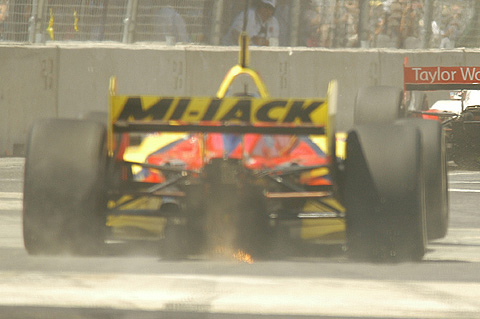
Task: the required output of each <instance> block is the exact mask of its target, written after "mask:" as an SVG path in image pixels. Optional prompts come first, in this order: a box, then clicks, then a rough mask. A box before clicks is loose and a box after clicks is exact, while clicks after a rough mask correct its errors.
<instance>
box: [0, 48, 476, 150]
mask: <svg viewBox="0 0 480 319" xmlns="http://www.w3.org/2000/svg"><path fill="white" fill-rule="evenodd" d="M237 57H238V52H237V48H236V47H226V48H225V47H199V46H174V47H171V46H169V47H167V46H161V45H154V44H137V45H122V44H116V43H101V44H89V43H54V44H52V43H50V44H46V45H8V44H2V45H0V61H1V63H0V155H11V154H13V153H17V154H21V153H22V149H23V148H22V147H23V145H24V144H25V140H26V137H27V132H28V129H29V127H30V126H31V124H32V123H33V122H34V121H36V120H38V119H41V118H47V117H78V116H80V115H81V114H85V113H88V112H90V111H105V112H106V111H107V105H108V83H109V78H110V76H112V75H115V76H117V78H118V91H119V93H120V94H152V95H175V96H176V95H196V96H212V95H215V93H216V91H217V89H218V86H219V84H220V82H221V81H222V79H223V77H224V76H225V74H226V72H227V71H228V69H229V68H230V67H231V66H233V65H234V64H236V62H237ZM405 57H408V59H409V64H410V65H419V66H432V65H443V66H457V65H458V66H460V65H472V66H475V65H479V66H480V54H479V53H478V51H476V50H451V51H441V50H428V51H408V50H394V49H392V50H389V49H368V50H328V49H309V48H259V47H257V48H252V50H251V66H252V67H253V68H255V69H256V70H257V71H258V72H259V73H260V74H261V75H262V78H263V79H264V81H265V82H266V84H267V86H268V88H269V90H270V94H271V95H272V96H278V97H308V96H312V97H323V96H325V94H326V90H327V86H328V82H329V81H330V80H332V79H337V80H338V83H339V93H340V96H339V110H338V113H339V114H338V116H337V119H338V123H337V126H338V128H339V129H342V130H346V129H348V128H349V127H350V126H351V124H352V115H353V103H354V99H355V95H356V91H357V90H358V88H360V87H365V86H370V85H380V84H382V85H394V86H399V87H401V86H402V85H403V69H402V65H403V61H404V58H405ZM244 82H245V81H240V83H239V84H236V85H235V87H234V90H243V86H244ZM245 83H248V82H245ZM250 85H253V84H249V87H251V86H250Z"/></svg>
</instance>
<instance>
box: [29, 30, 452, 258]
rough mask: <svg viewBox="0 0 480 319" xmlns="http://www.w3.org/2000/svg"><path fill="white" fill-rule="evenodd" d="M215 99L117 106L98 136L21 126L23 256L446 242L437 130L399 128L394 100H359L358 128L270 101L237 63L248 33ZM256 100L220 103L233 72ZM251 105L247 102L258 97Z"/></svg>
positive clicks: (87, 124)
mask: <svg viewBox="0 0 480 319" xmlns="http://www.w3.org/2000/svg"><path fill="white" fill-rule="evenodd" d="M240 42H241V46H240V47H241V54H240V61H239V63H238V65H236V66H234V67H233V68H232V69H231V70H230V71H229V72H228V73H227V76H226V77H225V79H224V81H223V82H222V84H221V85H220V89H219V90H218V92H217V95H216V96H215V97H161V96H124V95H118V94H117V93H116V89H115V79H112V81H111V90H110V91H111V92H110V93H111V94H110V114H109V120H108V125H105V124H103V123H101V122H100V121H96V120H89V119H83V120H80V119H48V120H42V121H40V122H38V123H36V124H35V125H34V126H33V128H32V129H31V131H30V134H29V140H28V146H27V154H26V161H25V186H24V209H23V230H24V243H25V247H26V249H27V251H28V252H29V253H30V254H61V253H64V252H70V253H74V254H98V253H102V251H104V250H105V249H108V243H109V242H111V241H112V240H150V241H152V242H155V243H158V247H159V251H160V254H162V256H165V257H175V258H179V257H185V256H189V255H194V254H201V253H202V252H205V250H208V249H214V250H215V249H217V248H218V247H222V246H223V247H225V246H229V247H232V248H233V250H234V251H241V252H244V253H245V254H248V255H253V256H254V258H256V257H262V256H265V257H268V256H279V255H280V256H285V254H288V250H287V249H285V248H286V247H288V246H289V245H291V244H292V243H295V244H297V243H302V242H309V243H315V244H337V245H338V244H341V245H343V247H345V248H346V250H347V253H348V255H349V256H350V257H351V258H352V259H355V260H371V261H411V260H413V261H416V260H421V259H422V258H423V256H424V254H425V252H426V245H427V242H428V240H429V239H435V238H441V237H444V236H445V234H446V232H447V226H448V194H447V175H446V172H447V171H446V158H445V147H444V135H443V130H442V127H441V125H440V123H439V122H438V121H434V120H425V119H418V118H416V119H412V118H406V117H405V116H403V115H402V114H405V112H404V107H403V104H402V90H401V89H397V88H392V87H368V88H363V89H360V91H359V92H358V95H357V97H356V104H355V125H354V127H353V128H352V129H351V130H350V131H349V132H344V133H342V132H337V131H336V130H335V116H336V110H337V106H336V103H337V84H336V82H335V81H332V82H331V83H330V85H329V88H328V93H327V97H326V98H288V99H281V98H272V97H270V96H269V94H268V91H267V88H266V87H265V85H264V83H263V82H262V80H261V78H260V77H259V76H258V74H257V73H256V72H255V71H254V70H252V69H250V68H249V67H248V37H247V36H246V35H245V33H243V34H242V35H241V37H240ZM239 75H242V76H245V75H246V76H248V77H250V78H251V79H252V80H253V82H254V83H255V86H256V91H255V92H254V94H250V93H247V94H246V93H245V92H244V93H242V94H240V95H232V96H227V95H229V94H228V93H227V92H228V91H229V88H230V87H231V86H232V83H233V81H234V80H235V79H236V78H237V76H239ZM257 95H258V96H257Z"/></svg>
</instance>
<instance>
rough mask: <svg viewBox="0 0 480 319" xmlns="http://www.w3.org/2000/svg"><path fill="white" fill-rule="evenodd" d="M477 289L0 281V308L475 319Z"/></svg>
mask: <svg viewBox="0 0 480 319" xmlns="http://www.w3.org/2000/svg"><path fill="white" fill-rule="evenodd" d="M479 297H480V283H457V282H451V283H442V282H418V281H371V280H368V281H367V280H349V279H331V278H317V279H315V278H308V279H306V278H284V277H246V276H245V277H230V276H211V275H191V276H185V275H175V274H173V275H135V274H96V275H91V274H80V273H62V274H51V273H17V272H1V273H0V304H1V305H9V306H12V305H13V306H19V305H28V306H40V305H41V306H44V307H45V306H52V307H88V308H114V309H135V310H140V309H142V310H177V311H202V312H204V311H207V312H215V313H232V314H233V313H247V314H248V313H250V312H252V311H254V312H255V313H256V314H270V315H280V314H283V315H286V314H295V315H323V316H355V317H357V316H358V317H361V318H363V317H366V318H372V317H388V318H420V317H421V318H476V317H475V316H476V315H478V313H480V298H479Z"/></svg>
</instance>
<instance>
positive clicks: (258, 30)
mask: <svg viewBox="0 0 480 319" xmlns="http://www.w3.org/2000/svg"><path fill="white" fill-rule="evenodd" d="M276 5H277V1H276V0H258V2H257V4H256V6H255V7H252V8H249V9H248V16H247V28H246V32H247V34H248V36H249V37H250V39H251V42H252V44H254V45H269V41H270V39H271V38H275V39H277V41H278V37H279V32H280V26H279V24H278V21H277V19H276V18H275V17H274V15H273V14H274V13H275V9H276ZM243 17H244V12H243V11H242V12H241V13H240V14H239V15H238V16H237V17H236V18H235V20H234V21H233V23H232V25H231V27H230V29H229V31H228V32H227V34H226V35H225V37H224V40H223V41H222V42H223V44H225V45H235V44H237V43H238V36H239V35H240V33H241V32H242V30H243Z"/></svg>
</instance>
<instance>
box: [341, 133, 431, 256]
mask: <svg viewBox="0 0 480 319" xmlns="http://www.w3.org/2000/svg"><path fill="white" fill-rule="evenodd" d="M346 151H347V154H346V156H347V157H346V160H345V180H344V183H345V184H344V186H345V192H344V204H345V208H346V217H345V219H346V238H347V252H348V256H349V258H351V259H353V260H365V261H372V262H403V261H419V260H421V259H422V258H423V256H424V254H425V251H426V242H427V238H426V221H425V218H426V217H425V209H424V202H423V198H424V177H423V172H422V157H421V156H422V153H421V135H420V132H419V131H418V130H417V129H416V128H413V127H409V126H405V125H391V126H390V125H369V126H357V127H355V128H354V129H353V130H351V131H350V132H349V134H348V138H347V150H346Z"/></svg>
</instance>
